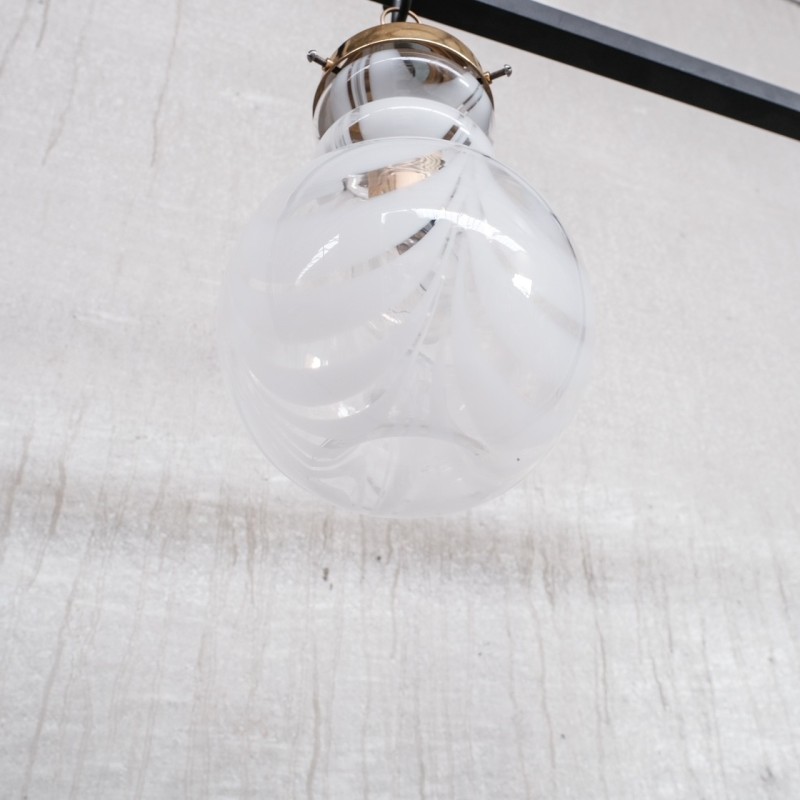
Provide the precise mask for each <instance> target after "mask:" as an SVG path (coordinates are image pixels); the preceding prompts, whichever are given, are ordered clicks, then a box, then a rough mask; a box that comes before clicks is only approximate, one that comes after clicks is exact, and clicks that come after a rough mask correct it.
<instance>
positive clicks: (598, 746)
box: [0, 0, 800, 800]
mask: <svg viewBox="0 0 800 800" xmlns="http://www.w3.org/2000/svg"><path fill="white" fill-rule="evenodd" d="M561 5H563V7H564V8H567V9H568V10H572V11H577V12H579V13H583V14H586V15H591V16H593V17H595V18H598V19H599V20H600V21H602V22H606V23H608V24H612V25H615V26H618V27H620V28H623V29H625V30H629V31H631V32H633V33H637V34H639V35H643V36H647V37H650V38H653V39H655V40H657V41H659V42H661V43H664V44H667V45H670V46H673V47H677V48H679V49H684V50H686V51H688V52H691V53H693V54H696V55H699V56H701V57H705V58H708V59H711V60H714V61H717V62H719V63H722V64H725V65H726V66H730V67H732V68H735V69H740V70H742V71H747V72H750V73H751V74H753V75H756V76H758V77H763V78H766V79H768V80H773V81H775V82H777V83H781V84H783V85H785V86H787V87H788V88H792V89H794V90H795V91H800V48H798V46H797V42H798V41H800V7H798V6H797V5H796V4H794V3H791V2H787V1H786V0H739V1H738V2H736V3H730V2H725V3H723V2H721V0H706V2H705V3H703V4H701V5H702V7H698V4H697V3H695V2H689V0H680V2H679V1H678V0H673V2H670V3H647V4H644V3H638V2H634V0H616V1H615V2H607V3H604V4H602V5H598V4H597V3H590V2H588V0H582V1H581V2H578V0H571V1H570V2H564V3H562V4H561ZM376 13H377V9H376V7H375V6H374V4H371V3H367V2H364V0H348V2H340V3H330V2H328V3H323V2H319V1H317V2H314V1H313V0H299V1H298V2H294V3H280V4H279V3H253V2H241V0H238V1H236V0H234V1H233V2H227V3H212V2H210V0H178V1H177V3H174V2H173V3H164V2H156V1H155V0H149V1H146V0H140V2H133V3H123V2H120V0H107V2H96V0H74V2H71V3H66V2H63V0H44V2H33V1H32V0H5V2H3V3H2V4H0V288H1V289H2V291H0V308H1V309H2V311H1V312H0V432H1V435H0V470H2V473H1V474H2V484H0V797H2V798H21V797H27V798H30V800H33V799H34V798H66V797H76V798H89V797H91V798H112V797H142V798H173V797H187V798H204V797H208V798H221V797H248V798H256V797H257V798H276V799H279V800H283V798H337V799H338V798H361V797H364V798H384V797H395V798H429V799H430V798H479V797H480V798H489V797H496V798H537V799H538V798H548V799H549V798H579V799H580V800H589V799H591V798H609V799H610V800H621V799H622V798H631V799H632V800H633V799H635V800H641V798H676V799H678V798H680V799H683V798H697V799H698V800H699V798H706V800H711V799H712V798H714V799H716V798H731V799H734V798H735V799H736V800H754V799H755V798H785V800H794V799H795V798H797V797H798V796H800V739H799V738H798V736H799V735H800V542H799V541H798V534H799V532H798V518H799V516H800V515H799V513H798V512H799V510H800V498H799V493H798V486H800V458H799V457H798V451H799V450H800V402H799V401H798V392H800V372H799V371H798V365H799V364H800V312H798V304H800V269H798V265H799V263H800V145H799V144H798V143H797V142H792V141H789V140H786V139H782V138H780V137H778V136H774V135H771V134H767V133H764V132H761V131H758V130H754V129H749V128H747V127H745V126H743V125H739V124H736V123H733V122H730V121H727V120H724V119H720V118H715V117H713V116H711V115H709V114H706V113H704V112H700V111H695V110H693V109H690V108H685V107H682V106H680V105H679V104H677V103H674V102H671V101H668V100H664V99H661V98H657V97H651V96H648V95H647V94H646V93H644V92H641V91H637V90H634V89H628V88H626V87H623V86H619V85H615V84H613V83H610V82H608V81H604V80H602V79H600V78H595V77H593V76H590V75H585V74H581V73H579V72H577V71H575V70H572V69H570V68H567V67H564V66H561V65H557V64H551V63H548V62H546V61H543V60H541V59H538V58H536V57H534V56H530V55H526V54H522V53H518V52H515V51H511V50H508V49H506V48H504V47H502V46H500V45H498V44H496V43H493V42H485V41H481V40H479V39H476V38H475V37H466V38H467V40H468V42H469V43H470V44H471V45H472V46H474V49H475V50H476V51H477V52H478V53H479V55H480V56H481V57H482V59H483V60H484V62H485V63H486V64H487V66H489V67H495V66H499V65H501V64H503V63H505V62H508V63H511V64H513V66H514V68H515V74H514V77H513V78H511V79H510V80H504V81H502V82H501V83H498V85H497V90H496V97H497V105H498V112H499V113H498V126H497V131H496V144H497V153H498V156H499V157H500V158H501V159H502V160H504V161H506V162H507V163H508V164H509V165H511V166H512V167H513V168H515V169H517V170H518V171H520V172H521V173H523V174H524V175H526V176H527V177H528V178H529V179H530V181H531V182H532V183H533V184H534V185H535V186H536V187H537V188H539V190H540V191H541V192H542V193H543V194H544V196H545V197H547V198H548V200H549V201H550V203H551V204H552V206H553V207H554V209H555V211H556V212H557V213H558V214H559V216H560V218H561V219H562V221H563V223H564V225H565V226H566V228H567V229H568V230H569V231H570V234H571V236H572V238H573V240H574V243H575V245H576V248H577V250H578V252H579V254H580V256H581V257H582V259H583V261H584V263H585V265H586V267H587V269H588V271H589V273H590V275H591V279H592V283H593V287H594V293H595V299H596V306H597V325H598V336H597V357H596V369H595V377H594V380H593V383H592V385H591V387H590V390H589V391H588V393H587V397H586V400H585V403H584V405H583V408H582V411H581V412H580V414H579V417H578V419H577V420H576V422H575V424H574V425H573V427H572V428H571V429H570V430H569V432H568V433H567V434H566V435H565V436H564V437H563V438H562V440H561V442H560V444H559V446H558V447H557V448H556V450H555V451H554V452H553V453H552V455H551V456H550V457H549V458H548V459H547V460H546V461H545V462H544V463H543V464H542V465H541V466H540V467H539V468H538V469H537V470H536V471H535V472H534V473H533V474H532V475H531V477H530V478H529V479H528V480H527V481H526V482H525V483H524V484H523V485H522V486H520V487H518V488H517V489H515V490H514V491H512V492H510V493H509V494H508V495H506V496H505V497H503V498H501V499H500V500H498V501H496V502H494V503H491V504H489V505H487V506H484V507H481V508H479V509H477V510H475V511H474V512H472V513H470V514H465V515H463V516H457V517H450V518H445V519H440V520H429V521H421V522H403V523H397V522H394V523H386V522H382V521H380V520H374V519H366V518H365V519H361V518H358V517H356V516H352V515H348V514H346V513H343V512H339V511H336V510H333V509H331V508H330V507H328V506H326V505H324V504H322V503H321V502H317V501H315V500H314V499H313V498H312V497H310V496H308V495H306V494H304V493H303V492H301V491H300V490H298V489H295V488H293V487H292V486H291V485H290V484H288V482H287V481H286V480H285V479H283V478H282V477H281V476H280V475H279V474H277V473H276V472H275V471H274V470H272V469H271V468H270V466H269V465H268V464H267V463H266V462H265V460H264V459H263V457H262V456H261V455H260V453H259V452H258V451H257V450H256V448H255V446H254V445H253V444H252V443H251V442H250V440H249V439H248V437H247V435H246V433H245V431H244V430H243V428H242V426H241V424H240V422H239V420H238V418H237V416H236V414H235V411H234V409H233V407H232V404H231V402H230V401H229V399H228V396H227V393H226V391H225V389H224V387H223V386H222V383H221V379H220V376H219V373H218V366H217V361H216V353H215V342H214V308H215V298H216V294H217V291H218V286H219V278H220V272H221V269H222V267H223V265H224V264H225V262H226V260H227V258H228V256H229V253H230V251H231V246H232V242H233V241H234V239H235V237H236V235H237V233H238V231H239V230H240V229H241V227H242V225H243V224H244V222H245V220H246V219H247V218H248V216H249V215H250V214H251V213H252V211H253V209H254V208H255V207H256V205H257V204H258V202H259V201H260V199H261V197H262V196H263V195H264V194H265V192H266V191H267V189H268V188H269V187H270V186H271V185H272V184H273V183H274V182H275V181H276V180H277V179H279V178H280V177H282V176H284V175H287V174H288V173H290V172H291V171H292V170H293V168H294V166H295V165H296V164H298V163H301V162H303V161H304V160H306V159H307V158H308V157H309V155H310V153H311V149H312V138H311V128H310V123H309V109H310V99H311V94H312V93H313V89H314V86H315V82H316V79H317V76H318V72H317V70H316V69H315V68H313V67H310V66H308V65H307V64H306V63H305V60H304V54H305V52H306V50H308V49H309V48H310V47H315V48H317V49H319V50H321V51H323V52H325V51H329V50H332V49H333V48H334V47H335V46H336V45H337V44H339V42H340V41H342V40H343V39H344V38H346V37H347V36H348V35H349V34H351V33H352V32H354V31H355V30H357V29H360V28H362V27H367V26H369V25H371V24H373V23H374V22H375V20H376Z"/></svg>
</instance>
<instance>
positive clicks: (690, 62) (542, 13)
mask: <svg viewBox="0 0 800 800" xmlns="http://www.w3.org/2000/svg"><path fill="white" fill-rule="evenodd" d="M377 2H381V0H377ZM382 4H383V5H384V6H390V5H391V3H388V2H383V3H382ZM414 11H415V12H416V13H418V14H419V15H420V16H422V17H427V18H428V19H431V20H434V21H436V22H439V23H442V24H444V25H450V26H452V27H454V28H460V29H461V30H464V31H469V32H470V33H474V34H477V35H479V36H485V37H487V38H489V39H495V40H496V41H498V42H503V43H504V44H508V45H511V46H512V47H518V48H520V49H521V50H527V51H528V52H531V53H536V54H537V55H540V56H544V57H545V58H550V59H553V60H554V61H560V62H562V63H563V64H569V65H570V66H573V67H578V68H579V69H583V70H586V71H587V72H593V73H595V74H596V75H602V76H603V77H606V78H612V79H613V80H616V81H621V82H622V83H627V84H628V85H630V86H636V87H638V88H639V89H645V90H647V91H648V92H653V93H655V94H660V95H663V96H664V97H670V98H672V99H673V100H679V101H681V102H683V103H688V104H689V105H692V106H696V107H697V108H703V109H705V110H706V111H713V112H715V113H716V114H721V115H723V116H725V117H729V118H730V119H734V120H738V121H739V122H746V123H747V124H749V125H755V126H756V127H759V128H763V129H764V130H768V131H772V132H773V133H780V134H782V135H783V136H789V137H791V138H793V139H797V140H800V94H796V93H794V92H791V91H789V90H788V89H783V88H781V87H779V86H774V85H772V84H770V83H766V82H764V81H760V80H757V79H755V78H751V77H749V76H747V75H742V74H741V73H738V72H734V71H733V70H729V69H726V68H725V67H719V66H717V65H715V64H711V63H709V62H707V61H702V60H701V59H699V58H694V57H693V56H689V55H686V54H685V53H680V52H678V51H677V50H671V49H670V48H668V47H662V46H661V45H658V44H655V43H653V42H649V41H647V40H646V39H639V38H637V37H636V36H630V35H629V34H627V33H622V32H620V31H616V30H614V29H613V28H607V27H605V26H604V25H599V24H597V23H596V22H591V21H590V20H586V19H583V18H581V17H577V16H575V15H574V14H567V13H566V12H564V11H559V10H558V9H556V8H552V7H551V6H546V5H543V4H542V3H538V2H535V0H415V2H414Z"/></svg>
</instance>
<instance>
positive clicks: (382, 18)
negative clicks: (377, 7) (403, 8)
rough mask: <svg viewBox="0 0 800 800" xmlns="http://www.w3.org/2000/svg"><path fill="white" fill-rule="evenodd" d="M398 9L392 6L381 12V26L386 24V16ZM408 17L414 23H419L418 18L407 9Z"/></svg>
mask: <svg viewBox="0 0 800 800" xmlns="http://www.w3.org/2000/svg"><path fill="white" fill-rule="evenodd" d="M399 10H400V9H399V8H398V7H397V6H392V7H391V8H385V9H384V10H383V14H381V25H385V24H386V15H387V14H391V13H392V12H393V11H399ZM408 16H409V17H411V18H412V19H413V20H414V22H419V17H418V16H417V15H416V14H415V13H414V12H413V11H411V10H410V9H409V11H408Z"/></svg>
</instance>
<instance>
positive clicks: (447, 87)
mask: <svg viewBox="0 0 800 800" xmlns="http://www.w3.org/2000/svg"><path fill="white" fill-rule="evenodd" d="M493 120H494V103H493V100H492V95H491V92H490V90H489V89H488V87H487V85H486V80H485V78H484V77H483V76H482V75H481V74H480V73H479V72H478V71H477V70H475V69H471V68H470V67H469V66H467V65H464V64H460V63H458V61H457V60H456V59H453V58H452V57H450V56H449V55H448V54H447V53H444V52H437V50H436V48H434V47H431V46H429V45H426V44H423V43H419V42H410V41H403V40H402V39H399V40H397V41H393V42H384V43H381V44H376V45H373V46H371V47H368V48H365V49H363V50H361V51H360V52H359V53H358V54H357V55H356V56H355V57H353V58H351V59H349V60H347V61H346V62H344V63H343V64H339V65H337V66H336V67H334V68H332V69H330V70H328V71H327V72H326V73H325V76H324V77H323V79H322V81H321V82H320V85H319V88H318V89H317V94H316V97H315V99H314V125H315V128H316V130H317V133H318V135H319V137H320V142H319V145H318V151H319V152H321V153H326V152H331V151H332V150H336V149H339V148H341V147H347V146H348V145H351V144H355V143H357V142H363V141H368V140H373V139H383V138H387V137H405V136H416V137H423V138H430V139H442V140H445V141H449V142H453V143H456V144H463V145H467V146H469V147H472V148H473V149H475V150H478V151H480V152H482V153H485V154H486V155H492V152H493V148H492V144H491V139H490V136H491V130H492V124H493Z"/></svg>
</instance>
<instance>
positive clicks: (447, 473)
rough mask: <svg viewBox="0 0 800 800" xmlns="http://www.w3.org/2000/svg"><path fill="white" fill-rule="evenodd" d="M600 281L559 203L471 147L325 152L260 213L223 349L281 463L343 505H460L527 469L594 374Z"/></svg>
mask: <svg viewBox="0 0 800 800" xmlns="http://www.w3.org/2000/svg"><path fill="white" fill-rule="evenodd" d="M586 292H587V287H586V282H585V279H584V275H583V272H582V270H581V267H580V266H579V264H578V263H577V261H576V259H575V256H574V254H573V252H572V248H571V247H570V244H569V241H568V240H567V237H566V235H565V234H564V231H563V230H562V228H561V226H560V225H559V224H558V222H557V220H556V219H555V217H554V216H553V214H552V213H551V212H550V210H549V209H548V208H547V206H546V205H545V203H544V202H543V201H542V200H541V198H540V197H539V196H538V195H537V194H536V193H535V192H534V191H533V190H532V189H531V188H530V187H529V186H527V184H525V183H524V182H523V181H521V180H520V179H519V178H518V177H517V176H515V175H514V174H513V173H512V172H511V171H510V170H508V169H506V168H505V167H503V166H502V165H500V164H499V163H498V162H496V161H494V160H492V159H491V158H489V157H487V156H486V155H483V154H482V153H480V152H477V151H476V150H474V149H471V148H468V147H466V146H464V145H461V144H454V143H448V142H444V141H437V140H435V139H430V138H391V139H389V138H380V139H376V140H374V141H365V142H362V143H359V144H353V145H351V146H349V147H345V148H344V149H338V150H334V151H333V152H331V153H327V154H323V155H322V156H320V157H319V158H318V159H317V160H316V161H315V162H314V163H313V164H311V165H310V166H309V167H308V168H307V169H306V170H304V171H303V173H302V174H301V175H300V176H299V177H298V178H297V179H296V180H294V181H292V182H291V183H290V184H287V185H286V186H285V187H284V188H283V189H282V190H279V191H278V192H276V193H275V194H274V195H273V196H272V198H271V199H270V200H269V201H268V202H267V203H266V205H265V206H264V207H263V208H262V209H261V210H260V212H259V213H258V214H257V215H256V217H255V219H254V220H253V222H252V223H251V225H250V227H249V229H248V231H247V233H246V234H245V236H244V238H243V240H242V243H241V245H240V247H239V251H238V253H237V256H236V258H235V259H234V263H233V265H232V267H231V268H230V269H229V271H228V273H227V277H226V281H225V291H224V298H223V304H222V310H221V343H222V357H223V362H224V364H225V368H226V372H227V374H228V377H229V380H230V382H231V384H232V387H233V392H234V395H235V397H236V399H237V402H238V404H239V407H240V410H241V412H242V415H243V416H244V419H245V420H246V422H247V424H248V427H249V428H250V430H251V432H252V433H253V435H254V437H255V439H256V440H257V442H258V443H259V445H260V446H261V447H262V449H263V450H264V452H265V453H266V454H267V455H268V456H269V458H270V459H271V460H272V461H273V463H274V464H275V465H276V466H277V467H278V468H279V469H281V470H282V471H283V472H284V473H285V474H286V475H287V476H289V477H290V478H292V479H293V480H294V481H296V482H297V483H299V484H301V485H303V486H305V487H307V488H309V489H311V490H312V491H314V492H316V493H318V494H320V495H322V496H324V497H326V498H327V499H329V500H331V501H332V502H334V503H336V504H337V505H339V506H342V507H345V508H350V509H357V510H360V511H365V512H371V513H377V514H382V515H387V516H405V515H421V514H433V513H442V512H450V511H456V510H459V509H463V508H466V507H469V506H471V505H475V504H476V503H479V502H481V501H483V500H486V499H487V498H489V497H492V496H494V495H497V494H499V493H501V492H503V491H505V490H506V489H508V488H510V487H511V486H512V485H514V484H515V483H516V482H518V481H519V480H520V479H521V478H522V477H523V476H524V475H525V473H526V472H527V471H528V470H529V469H530V467H531V466H532V464H533V462H534V461H535V460H536V459H538V458H539V457H540V456H541V455H542V454H543V453H544V452H545V450H546V449H547V447H548V446H549V444H550V443H552V441H553V440H554V438H555V436H556V435H557V434H558V433H559V431H560V430H561V429H562V428H563V427H564V425H565V424H566V422H567V421H568V420H569V418H570V417H571V415H572V413H573V411H574V408H575V405H576V401H577V397H578V394H579V390H580V388H581V387H582V385H583V383H584V382H585V378H586V372H587V366H588V351H587V347H586V339H587V296H586Z"/></svg>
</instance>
